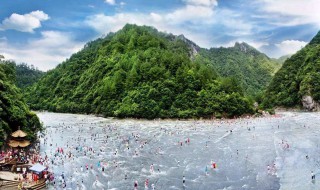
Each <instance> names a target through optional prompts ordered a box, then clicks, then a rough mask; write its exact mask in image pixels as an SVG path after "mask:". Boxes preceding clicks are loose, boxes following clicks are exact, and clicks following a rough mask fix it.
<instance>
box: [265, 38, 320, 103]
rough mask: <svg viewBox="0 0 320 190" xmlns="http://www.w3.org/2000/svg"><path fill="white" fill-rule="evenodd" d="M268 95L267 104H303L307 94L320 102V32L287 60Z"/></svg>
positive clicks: (270, 86)
mask: <svg viewBox="0 0 320 190" xmlns="http://www.w3.org/2000/svg"><path fill="white" fill-rule="evenodd" d="M265 96H266V97H265V100H264V107H273V106H283V107H295V106H300V105H302V104H301V100H302V97H304V96H310V97H312V99H313V100H315V101H317V102H319V101H320V32H319V33H318V34H317V35H316V36H315V37H314V38H313V39H312V40H311V42H310V43H309V44H308V45H307V46H305V47H304V48H302V49H301V50H300V51H298V52H297V53H296V54H294V55H292V56H291V57H290V58H289V59H287V60H286V61H285V63H284V64H283V66H282V68H281V69H280V70H279V71H278V72H277V73H276V75H275V76H274V78H273V80H272V82H271V83H270V85H269V87H268V89H267V91H266V95H265Z"/></svg>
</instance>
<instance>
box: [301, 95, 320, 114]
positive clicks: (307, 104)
mask: <svg viewBox="0 0 320 190" xmlns="http://www.w3.org/2000/svg"><path fill="white" fill-rule="evenodd" d="M301 102H302V106H303V108H304V109H306V110H308V111H319V107H320V106H319V103H318V102H316V101H314V100H313V98H312V97H311V96H308V95H305V96H303V97H302V100H301Z"/></svg>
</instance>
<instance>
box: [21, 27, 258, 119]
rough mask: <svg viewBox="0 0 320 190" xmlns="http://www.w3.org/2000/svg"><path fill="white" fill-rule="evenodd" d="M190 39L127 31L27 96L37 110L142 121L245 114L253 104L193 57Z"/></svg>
mask: <svg viewBox="0 0 320 190" xmlns="http://www.w3.org/2000/svg"><path fill="white" fill-rule="evenodd" d="M190 43H193V42H191V41H187V40H186V39H184V37H183V36H180V37H179V36H178V37H177V36H174V35H172V34H165V33H161V32H158V31H157V30H156V29H154V28H152V27H146V26H136V25H126V26H125V27H124V28H123V29H122V30H120V31H118V32H116V33H112V34H109V35H107V36H106V37H105V38H100V39H97V40H95V41H92V42H89V43H88V44H87V45H85V47H84V48H83V49H82V50H81V51H79V52H78V53H76V54H74V55H72V56H71V57H70V58H69V59H67V60H66V61H65V62H63V63H62V64H60V65H58V66H57V67H56V68H55V69H53V70H51V71H48V72H47V74H46V75H45V76H44V77H42V78H41V79H40V81H38V82H37V83H35V84H34V85H33V86H31V87H30V88H29V89H28V92H27V93H26V99H27V100H28V103H29V104H30V105H31V106H32V108H33V109H46V110H49V111H56V112H72V113H96V114H103V115H104V116H116V117H138V118H149V119H151V118H157V117H160V118H190V117H212V116H216V117H221V116H227V117H231V116H238V115H242V114H245V113H252V112H253V108H252V106H251V105H252V103H250V101H249V100H248V99H247V98H246V97H245V96H244V94H243V89H242V88H241V86H240V85H238V83H237V81H236V80H234V79H227V78H221V79H220V77H218V75H217V73H216V72H215V70H214V68H213V67H212V66H210V65H207V64H203V63H200V62H199V60H197V56H195V59H194V60H193V59H191V58H192V56H193V55H192V52H193V48H197V47H196V46H194V47H190V46H189V44H190Z"/></svg>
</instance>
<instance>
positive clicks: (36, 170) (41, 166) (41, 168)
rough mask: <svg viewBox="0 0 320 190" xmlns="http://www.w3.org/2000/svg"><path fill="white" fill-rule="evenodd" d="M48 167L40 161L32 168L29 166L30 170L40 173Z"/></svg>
mask: <svg viewBox="0 0 320 190" xmlns="http://www.w3.org/2000/svg"><path fill="white" fill-rule="evenodd" d="M46 169H47V168H46V167H44V166H43V165H41V164H39V163H37V164H35V165H33V166H32V167H31V168H29V170H31V171H35V172H38V173H40V172H42V171H44V170H46Z"/></svg>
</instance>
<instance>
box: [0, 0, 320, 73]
mask: <svg viewBox="0 0 320 190" xmlns="http://www.w3.org/2000/svg"><path fill="white" fill-rule="evenodd" d="M319 7H320V0H1V1H0V54H2V55H4V56H5V57H6V59H13V60H15V61H16V62H18V63H20V62H25V63H28V64H33V65H35V66H36V67H38V68H39V69H41V70H48V69H52V68H54V67H55V66H56V65H57V64H59V63H61V62H62V61H63V60H65V59H66V58H68V57H69V56H70V55H71V54H72V53H75V52H77V51H78V50H80V49H81V48H82V47H83V45H84V44H85V43H86V42H88V41H90V40H93V39H95V38H98V37H101V36H103V35H105V34H108V33H109V32H110V31H112V32H115V31H117V30H119V29H121V28H122V27H123V26H124V25H125V24H126V23H135V24H138V25H150V26H154V27H156V28H157V29H159V30H160V31H164V32H168V33H173V34H177V35H178V34H184V35H185V36H186V37H187V38H189V39H191V40H192V41H194V42H196V43H197V44H198V45H200V46H201V47H205V48H210V47H220V46H224V47H230V46H233V45H234V43H235V42H236V41H239V42H242V41H244V42H247V43H248V44H250V45H252V46H253V47H255V48H257V49H259V50H260V51H262V52H264V53H266V54H267V55H268V56H270V57H276V58H277V57H279V56H282V55H286V54H293V53H295V52H296V51H297V50H299V49H300V48H301V47H303V46H305V45H306V43H307V42H308V41H310V40H311V39H312V37H313V36H314V35H315V34H316V33H317V32H318V31H319V30H320V11H319Z"/></svg>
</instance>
